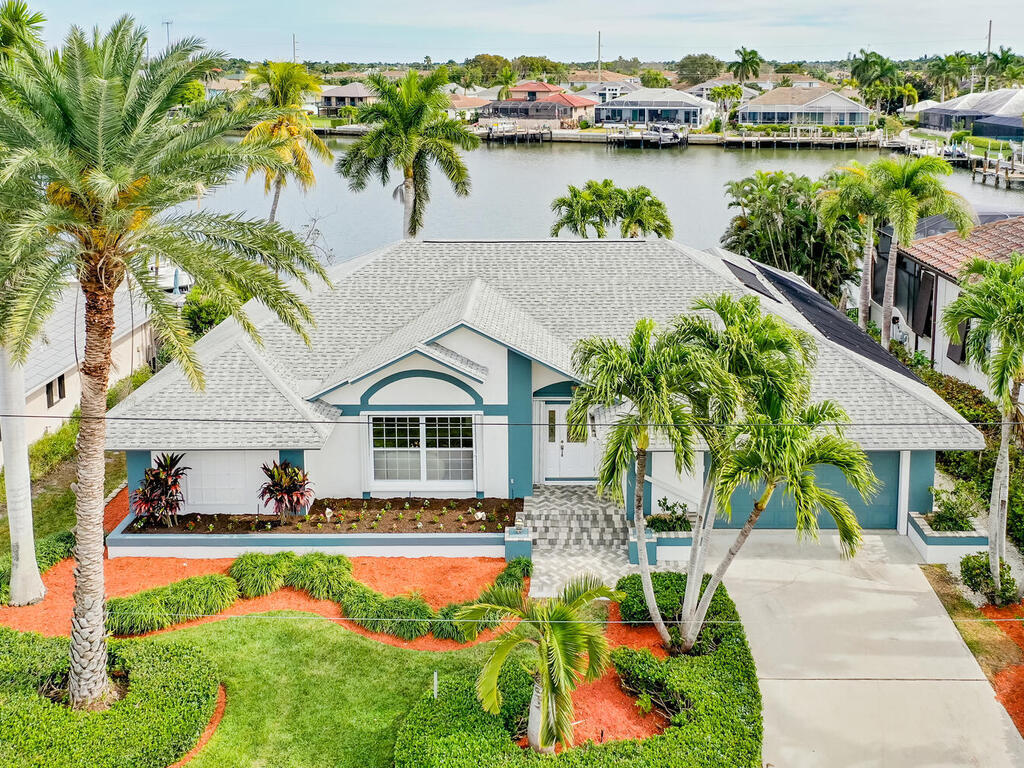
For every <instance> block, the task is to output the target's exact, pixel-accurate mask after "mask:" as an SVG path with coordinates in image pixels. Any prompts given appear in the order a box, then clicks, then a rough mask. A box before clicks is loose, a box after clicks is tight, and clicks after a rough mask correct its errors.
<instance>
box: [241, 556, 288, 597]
mask: <svg viewBox="0 0 1024 768" xmlns="http://www.w3.org/2000/svg"><path fill="white" fill-rule="evenodd" d="M294 560H295V553H294V552H278V553H277V554H274V555H267V554H264V553H262V552H247V553H246V554H244V555H240V556H239V557H237V558H235V561H234V562H233V563H232V564H231V568H230V569H229V570H228V576H230V577H231V578H232V579H234V580H235V581H237V582H238V592H239V594H240V595H241V596H242V597H262V596H263V595H269V594H270V593H271V592H276V591H277V590H279V589H280V588H281V587H283V586H284V582H285V577H287V575H288V573H289V572H290V570H291V567H292V563H293V561H294Z"/></svg>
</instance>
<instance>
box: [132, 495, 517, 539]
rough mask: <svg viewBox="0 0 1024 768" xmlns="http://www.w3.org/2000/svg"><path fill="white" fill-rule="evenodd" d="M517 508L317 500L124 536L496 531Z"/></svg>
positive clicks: (185, 519)
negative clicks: (287, 510) (300, 511)
mask: <svg viewBox="0 0 1024 768" xmlns="http://www.w3.org/2000/svg"><path fill="white" fill-rule="evenodd" d="M522 509H523V500H522V499H498V498H485V499H424V498H414V497H405V496H402V497H396V498H391V499H352V498H348V499H317V500H316V501H315V502H314V503H313V505H312V506H311V507H310V509H309V512H308V513H307V514H305V515H303V516H301V517H294V518H288V519H286V520H282V519H281V518H280V517H278V516H276V515H271V514H266V515H216V514H214V515H197V514H188V515H181V516H179V517H178V520H177V523H176V524H174V525H170V526H168V525H167V524H165V523H164V522H162V521H160V520H158V519H157V518H155V517H140V518H138V519H136V520H135V521H133V522H132V524H131V525H130V526H128V528H127V529H126V531H125V533H131V534H136V533H155V534H161V533H162V534H168V533H173V534H183V533H184V534H187V533H194V534H211V533H213V534H225V533H226V534H240V533H254V534H268V533H271V534H274V533H276V534H280V533H288V534H316V535H322V534H325V533H445V534H452V533H501V532H503V531H504V530H505V528H509V527H512V526H514V525H515V524H516V516H517V514H518V513H519V512H521V511H522Z"/></svg>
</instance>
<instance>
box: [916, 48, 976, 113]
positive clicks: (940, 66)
mask: <svg viewBox="0 0 1024 768" xmlns="http://www.w3.org/2000/svg"><path fill="white" fill-rule="evenodd" d="M969 72H970V64H969V62H968V61H967V58H966V57H964V56H959V55H957V54H954V53H951V54H950V55H949V56H946V57H944V58H942V57H940V58H936V59H932V60H931V61H929V62H928V64H927V65H925V73H926V74H927V75H928V78H929V79H930V80H931V81H932V83H933V84H934V85H935V87H936V88H938V89H939V90H940V92H941V96H940V97H939V100H940V101H945V100H946V90H947V89H949V90H951V91H953V93H956V89H957V88H958V87H959V86H960V82H961V81H962V80H963V79H964V78H965V77H967V74H968V73H969Z"/></svg>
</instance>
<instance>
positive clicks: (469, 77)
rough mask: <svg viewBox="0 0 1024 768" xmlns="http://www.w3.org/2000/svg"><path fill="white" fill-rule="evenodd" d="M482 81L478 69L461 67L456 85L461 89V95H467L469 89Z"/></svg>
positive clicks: (481, 75)
mask: <svg viewBox="0 0 1024 768" xmlns="http://www.w3.org/2000/svg"><path fill="white" fill-rule="evenodd" d="M482 79H483V73H482V72H480V67H463V68H462V69H461V70H460V71H459V79H458V84H459V85H460V86H461V87H462V95H463V96H465V95H466V94H467V93H469V89H470V88H472V87H473V86H474V85H476V84H477V83H479V82H480V80H482Z"/></svg>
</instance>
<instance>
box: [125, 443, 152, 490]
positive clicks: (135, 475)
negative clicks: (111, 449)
mask: <svg viewBox="0 0 1024 768" xmlns="http://www.w3.org/2000/svg"><path fill="white" fill-rule="evenodd" d="M124 463H125V471H126V474H127V476H128V493H129V494H133V493H135V491H137V490H138V489H139V486H140V485H142V480H143V478H145V476H146V470H147V469H149V468H150V466H151V465H152V457H151V455H150V452H149V451H125V452H124Z"/></svg>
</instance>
